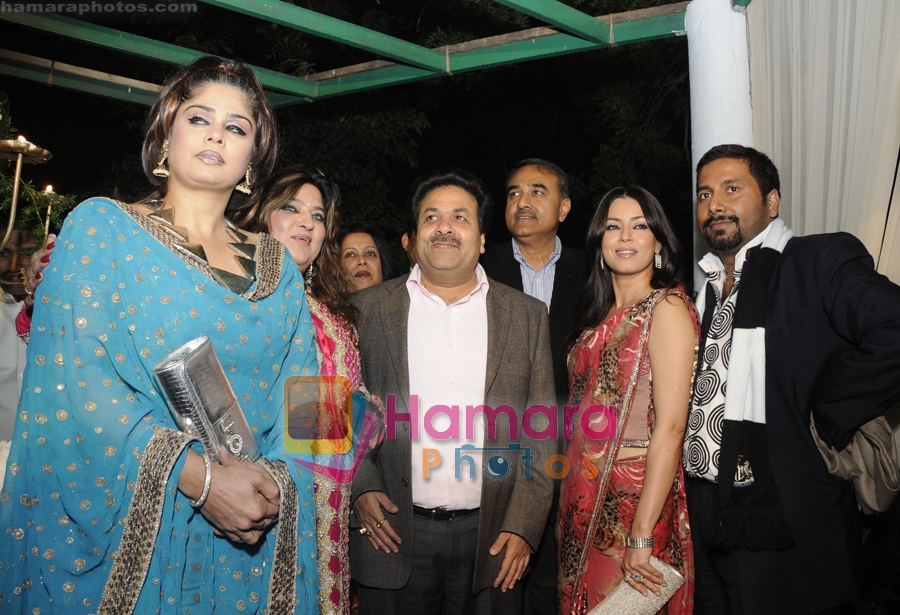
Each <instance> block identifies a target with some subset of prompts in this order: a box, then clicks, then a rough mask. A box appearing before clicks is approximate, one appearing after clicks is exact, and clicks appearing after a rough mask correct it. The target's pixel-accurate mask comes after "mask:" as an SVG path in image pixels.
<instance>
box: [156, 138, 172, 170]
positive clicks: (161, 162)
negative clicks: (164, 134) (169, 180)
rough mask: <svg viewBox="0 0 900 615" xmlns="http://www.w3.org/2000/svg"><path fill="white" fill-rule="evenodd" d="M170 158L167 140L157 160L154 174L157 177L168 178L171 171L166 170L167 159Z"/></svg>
mask: <svg viewBox="0 0 900 615" xmlns="http://www.w3.org/2000/svg"><path fill="white" fill-rule="evenodd" d="M168 157H169V139H168V138H167V139H166V140H165V141H164V142H163V144H162V148H161V149H160V150H159V158H157V159H156V168H155V169H153V174H154V175H156V176H157V177H168V176H169V169H167V168H166V158H168Z"/></svg>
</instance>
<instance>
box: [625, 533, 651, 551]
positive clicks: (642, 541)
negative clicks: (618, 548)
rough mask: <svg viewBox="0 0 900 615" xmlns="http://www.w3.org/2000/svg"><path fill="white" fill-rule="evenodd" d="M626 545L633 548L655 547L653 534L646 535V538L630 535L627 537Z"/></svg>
mask: <svg viewBox="0 0 900 615" xmlns="http://www.w3.org/2000/svg"><path fill="white" fill-rule="evenodd" d="M625 546H626V547H629V548H631V549H650V548H651V547H653V536H646V537H644V538H635V537H634V536H629V537H628V538H626V539H625Z"/></svg>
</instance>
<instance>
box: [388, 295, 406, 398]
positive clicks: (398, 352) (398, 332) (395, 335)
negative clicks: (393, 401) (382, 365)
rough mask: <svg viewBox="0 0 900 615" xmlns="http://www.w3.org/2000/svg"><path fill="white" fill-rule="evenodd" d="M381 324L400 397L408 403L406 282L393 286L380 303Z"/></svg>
mask: <svg viewBox="0 0 900 615" xmlns="http://www.w3.org/2000/svg"><path fill="white" fill-rule="evenodd" d="M381 325H382V327H383V329H384V339H385V340H386V341H387V344H388V348H387V352H388V354H389V355H390V357H391V362H392V363H393V366H394V373H395V374H396V375H397V382H398V384H399V385H400V399H402V400H403V402H402V403H403V404H408V403H409V351H408V348H409V345H408V331H409V291H408V290H407V288H406V284H402V285H400V286H397V287H395V288H394V289H392V290H391V291H390V293H388V295H387V296H386V297H385V300H384V301H383V302H382V304H381Z"/></svg>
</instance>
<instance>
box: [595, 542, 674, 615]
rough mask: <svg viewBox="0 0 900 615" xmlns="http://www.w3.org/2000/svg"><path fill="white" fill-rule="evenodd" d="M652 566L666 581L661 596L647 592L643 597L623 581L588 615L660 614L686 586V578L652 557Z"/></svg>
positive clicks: (661, 588)
mask: <svg viewBox="0 0 900 615" xmlns="http://www.w3.org/2000/svg"><path fill="white" fill-rule="evenodd" d="M650 565H651V566H653V567H654V568H656V569H657V570H659V572H660V573H661V574H662V576H663V579H665V580H666V586H665V587H660V588H659V589H660V590H661V591H662V594H661V595H659V596H657V595H656V594H654V593H653V592H652V591H650V590H647V595H646V596H642V595H641V592H639V591H638V590H636V589H634V588H633V587H632V586H631V585H629V584H628V583H626V582H625V581H622V582H621V583H619V585H618V586H617V587H616V588H615V589H614V590H612V592H611V593H610V594H609V595H608V596H607V597H606V600H604V601H603V602H601V603H600V604H598V605H597V606H595V607H594V608H593V609H591V610H590V611H589V612H588V615H624V614H626V613H627V615H654V613H657V612H659V610H660V609H661V608H663V607H664V606H665V604H666V602H668V601H669V599H670V598H671V597H672V596H673V595H675V592H677V591H678V588H680V587H681V586H682V585H684V577H683V576H681V573H679V572H678V571H677V570H675V569H674V568H672V566H670V565H669V564H667V563H665V562H663V561H660V560H659V559H658V558H656V557H652V556H651V557H650Z"/></svg>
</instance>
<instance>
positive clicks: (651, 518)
mask: <svg viewBox="0 0 900 615" xmlns="http://www.w3.org/2000/svg"><path fill="white" fill-rule="evenodd" d="M586 251H587V258H588V259H589V260H588V262H589V263H592V264H593V267H592V270H591V273H590V278H589V280H588V285H587V288H586V290H585V295H584V299H583V303H582V306H581V308H582V309H581V326H582V332H581V334H580V335H579V337H578V339H577V340H576V342H575V344H574V345H573V347H572V349H571V350H570V352H569V386H570V403H572V404H579V407H580V410H581V414H580V415H579V420H578V421H577V422H576V425H575V427H574V431H573V435H572V439H571V441H570V442H569V444H568V448H567V452H566V458H567V461H568V463H569V472H568V474H567V475H566V477H565V479H564V480H563V483H562V491H561V496H560V498H561V499H560V506H559V521H558V526H557V539H558V544H559V545H560V559H559V590H560V613H561V615H573V614H578V615H581V614H584V613H587V612H588V611H590V610H591V609H593V608H594V607H596V606H597V605H598V604H599V603H601V602H602V601H603V600H604V599H605V598H606V597H607V596H608V595H609V594H610V592H612V591H613V590H614V589H615V588H616V587H617V586H618V585H619V584H621V583H622V582H623V580H624V581H625V582H626V583H628V584H629V585H631V586H632V588H634V589H635V590H636V591H640V592H641V593H642V594H644V595H646V594H647V592H649V591H652V592H655V593H659V587H658V586H660V585H662V584H663V583H664V581H663V578H662V576H661V574H660V572H659V571H658V570H656V569H655V568H654V567H653V566H652V565H651V564H650V556H651V555H653V556H655V557H657V558H659V559H660V560H662V561H664V562H667V563H669V564H671V565H672V566H674V567H675V568H676V569H677V570H678V571H679V572H680V573H681V574H682V575H683V576H684V577H685V579H686V583H685V584H684V585H683V586H682V588H681V589H679V590H678V592H677V593H676V594H675V595H674V596H673V597H672V599H670V600H669V602H668V603H667V604H666V606H665V607H664V609H663V611H661V612H663V613H670V614H671V613H678V614H682V613H691V612H692V610H693V551H692V548H691V536H690V528H689V525H688V518H687V508H686V505H685V500H684V478H683V474H682V470H681V449H682V438H683V435H684V430H685V425H686V423H687V416H688V406H689V402H690V394H691V384H692V379H693V374H694V366H695V364H696V355H697V338H698V328H697V318H696V314H695V312H694V308H693V305H692V304H691V301H690V299H688V297H687V296H686V295H685V293H684V290H683V289H682V288H681V286H680V285H679V278H680V275H679V270H678V267H679V263H680V261H679V254H678V243H677V240H676V238H675V234H674V232H673V231H672V228H671V225H670V224H669V222H668V220H667V219H666V216H665V213H664V212H663V209H662V207H661V206H660V204H659V202H658V201H657V200H656V199H655V198H654V197H653V195H651V194H650V193H649V192H647V191H646V190H644V189H643V188H640V187H637V186H628V187H624V188H615V189H613V190H611V191H610V192H609V193H607V194H606V195H605V196H604V197H603V199H602V200H601V201H600V204H599V206H598V208H597V212H596V214H595V215H594V219H593V221H592V222H591V225H590V228H589V230H588V238H587V245H586ZM651 319H652V326H650V323H651ZM623 416H624V417H626V418H625V423H624V425H623V429H624V433H623V434H622V440H621V443H620V447H619V450H617V451H616V450H614V447H615V443H616V439H617V437H616V436H617V422H620V421H621V419H622V418H623ZM613 455H615V461H614V462H613V465H612V467H611V471H610V474H609V478H608V483H607V484H606V485H605V486H604V488H603V490H602V491H603V493H601V478H602V476H603V474H604V466H605V465H606V461H607V459H608V458H609V457H610V456H613Z"/></svg>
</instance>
